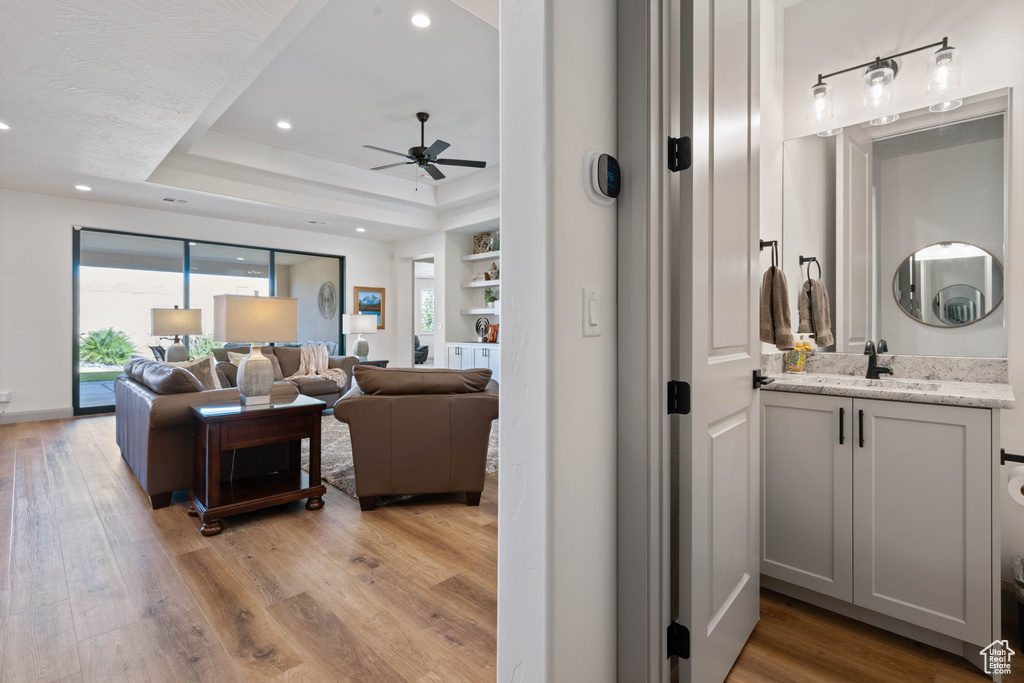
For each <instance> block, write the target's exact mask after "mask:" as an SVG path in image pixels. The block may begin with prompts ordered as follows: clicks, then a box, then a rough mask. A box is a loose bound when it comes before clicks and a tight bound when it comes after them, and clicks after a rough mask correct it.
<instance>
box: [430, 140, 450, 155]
mask: <svg viewBox="0 0 1024 683" xmlns="http://www.w3.org/2000/svg"><path fill="white" fill-rule="evenodd" d="M449 147H451V145H450V144H448V143H447V142H445V141H444V140H434V144H432V145H431V146H430V147H427V151H425V152H424V153H423V156H425V157H427V158H430V159H433V158H436V157H437V155H438V154H440V153H441V152H443V151H445V150H446V149H448V148H449Z"/></svg>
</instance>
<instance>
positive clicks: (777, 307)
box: [761, 266, 796, 351]
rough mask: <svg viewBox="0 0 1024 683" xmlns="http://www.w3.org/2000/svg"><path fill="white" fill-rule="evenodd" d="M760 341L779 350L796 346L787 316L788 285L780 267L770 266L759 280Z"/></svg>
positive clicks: (791, 325) (786, 349)
mask: <svg viewBox="0 0 1024 683" xmlns="http://www.w3.org/2000/svg"><path fill="white" fill-rule="evenodd" d="M761 341H763V342H765V343H766V344H775V348H777V349H778V350H779V351H789V350H790V349H792V348H795V347H796V344H795V343H794V341H793V323H792V322H791V321H790V318H789V286H788V285H787V284H786V276H785V275H783V273H782V270H781V269H780V268H776V267H775V266H772V267H771V268H769V269H768V270H766V271H765V273H764V278H763V279H762V280H761Z"/></svg>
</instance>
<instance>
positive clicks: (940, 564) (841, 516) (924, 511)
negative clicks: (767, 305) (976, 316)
mask: <svg viewBox="0 0 1024 683" xmlns="http://www.w3.org/2000/svg"><path fill="white" fill-rule="evenodd" d="M761 411H762V422H761V424H762V448H761V457H762V487H763V488H762V544H761V546H762V548H761V571H762V573H763V574H765V575H767V576H771V577H774V578H777V579H780V580H782V581H785V582H787V583H790V584H794V585H796V586H800V587H802V588H806V589H809V590H812V591H815V592H817V593H821V594H824V595H828V596H831V597H833V598H837V599H839V600H842V601H844V602H851V603H853V604H854V605H857V606H859V607H862V608H865V609H867V610H871V611H872V612H875V613H879V614H884V615H888V616H890V617H895V618H897V619H899V620H901V621H905V622H908V623H910V624H914V625H916V626H920V627H923V628H925V629H928V630H930V631H934V632H936V633H941V634H944V635H947V636H951V637H953V638H956V639H957V640H961V641H966V642H968V643H977V644H981V645H984V644H987V643H988V642H989V641H991V640H992V637H993V636H992V615H993V612H992V609H993V606H992V605H993V599H992V598H993V564H992V563H993V551H992V542H993V541H992V519H991V517H992V509H993V503H992V500H993V488H992V476H993V475H992V469H993V464H992V427H993V423H992V420H993V418H992V411H991V410H989V409H985V408H961V407H953V406H941V405H925V404H915V403H901V402H894V401H876V400H869V399H859V398H858V399H853V398H845V397H835V396H822V395H812V394H799V393H784V392H762V394H761ZM862 414H863V416H862ZM840 416H842V417H840ZM841 420H842V422H841ZM840 424H842V428H840ZM861 425H863V427H862V426H861ZM840 436H842V443H840Z"/></svg>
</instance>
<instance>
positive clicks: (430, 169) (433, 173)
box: [421, 164, 445, 180]
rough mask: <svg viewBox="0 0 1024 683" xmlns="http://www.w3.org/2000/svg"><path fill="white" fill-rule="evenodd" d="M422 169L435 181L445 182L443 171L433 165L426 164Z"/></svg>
mask: <svg viewBox="0 0 1024 683" xmlns="http://www.w3.org/2000/svg"><path fill="white" fill-rule="evenodd" d="M421 168H423V170H425V171H426V172H427V173H429V174H430V177H431V178H433V179H434V180H444V177H445V176H444V173H441V169H439V168H438V167H437V166H434V165H433V164H424V165H423V166H422V167H421Z"/></svg>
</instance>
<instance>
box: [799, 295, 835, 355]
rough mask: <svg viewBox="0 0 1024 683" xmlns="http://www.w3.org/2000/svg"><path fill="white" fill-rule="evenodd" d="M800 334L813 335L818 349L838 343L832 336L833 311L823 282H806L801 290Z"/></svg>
mask: <svg viewBox="0 0 1024 683" xmlns="http://www.w3.org/2000/svg"><path fill="white" fill-rule="evenodd" d="M797 332H799V333H800V334H807V333H811V334H813V335H814V343H815V344H816V345H817V346H818V348H823V347H825V346H832V345H833V344H835V343H836V340H835V337H833V336H832V310H831V308H830V307H829V303H828V292H827V291H826V290H825V283H823V282H822V281H821V280H806V281H805V282H804V286H803V287H801V288H800V327H799V329H797Z"/></svg>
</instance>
